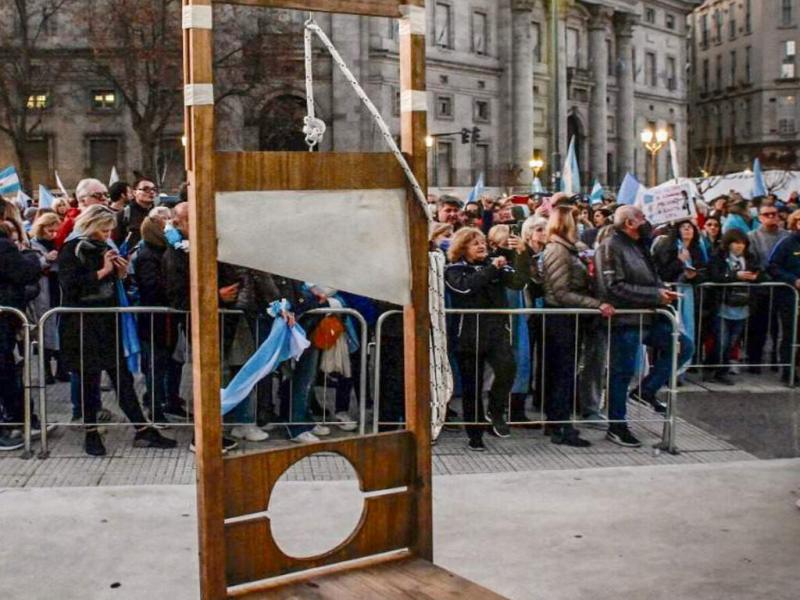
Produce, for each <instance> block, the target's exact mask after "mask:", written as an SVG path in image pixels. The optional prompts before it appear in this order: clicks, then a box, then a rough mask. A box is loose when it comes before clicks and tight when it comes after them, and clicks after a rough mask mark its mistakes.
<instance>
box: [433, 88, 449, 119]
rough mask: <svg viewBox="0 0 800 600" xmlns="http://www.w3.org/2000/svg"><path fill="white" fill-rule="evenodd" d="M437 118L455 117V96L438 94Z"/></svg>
mask: <svg viewBox="0 0 800 600" xmlns="http://www.w3.org/2000/svg"><path fill="white" fill-rule="evenodd" d="M436 118H437V119H446V120H452V119H453V97H452V96H446V95H443V94H439V95H438V96H436Z"/></svg>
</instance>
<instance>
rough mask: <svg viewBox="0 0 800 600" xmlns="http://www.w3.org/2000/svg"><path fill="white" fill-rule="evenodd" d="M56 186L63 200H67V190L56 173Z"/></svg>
mask: <svg viewBox="0 0 800 600" xmlns="http://www.w3.org/2000/svg"><path fill="white" fill-rule="evenodd" d="M56 185H58V189H60V190H61V193H62V194H64V199H66V200H69V194H68V193H67V188H65V187H64V183H63V182H62V181H61V177H59V176H58V171H56Z"/></svg>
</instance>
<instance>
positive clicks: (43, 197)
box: [39, 184, 56, 208]
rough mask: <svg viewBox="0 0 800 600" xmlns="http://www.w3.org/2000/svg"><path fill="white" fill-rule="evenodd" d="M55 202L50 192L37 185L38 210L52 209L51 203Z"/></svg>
mask: <svg viewBox="0 0 800 600" xmlns="http://www.w3.org/2000/svg"><path fill="white" fill-rule="evenodd" d="M55 200H56V199H55V198H53V194H51V193H50V190H48V189H47V188H46V187H44V186H43V185H42V184H39V208H53V202H55Z"/></svg>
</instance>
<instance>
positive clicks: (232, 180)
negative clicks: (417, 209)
mask: <svg viewBox="0 0 800 600" xmlns="http://www.w3.org/2000/svg"><path fill="white" fill-rule="evenodd" d="M215 161H216V172H217V181H216V185H217V191H219V192H239V191H248V192H249V191H268V190H357V189H398V188H404V187H406V184H407V182H406V178H405V175H404V174H403V171H402V169H401V168H400V165H399V164H398V162H397V159H396V158H395V157H394V155H392V154H391V153H386V152H380V153H379V152H218V153H217V154H216V158H215Z"/></svg>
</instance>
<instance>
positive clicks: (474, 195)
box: [467, 173, 486, 204]
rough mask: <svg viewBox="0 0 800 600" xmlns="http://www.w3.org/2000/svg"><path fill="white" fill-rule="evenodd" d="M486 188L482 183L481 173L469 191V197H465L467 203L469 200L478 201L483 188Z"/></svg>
mask: <svg viewBox="0 0 800 600" xmlns="http://www.w3.org/2000/svg"><path fill="white" fill-rule="evenodd" d="M484 189H486V186H485V185H484V184H483V173H481V176H480V177H478V183H476V184H475V187H474V188H472V191H471V192H470V193H469V198H467V204H469V203H470V202H478V201H479V200H480V199H481V196H482V195H483V190H484Z"/></svg>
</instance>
